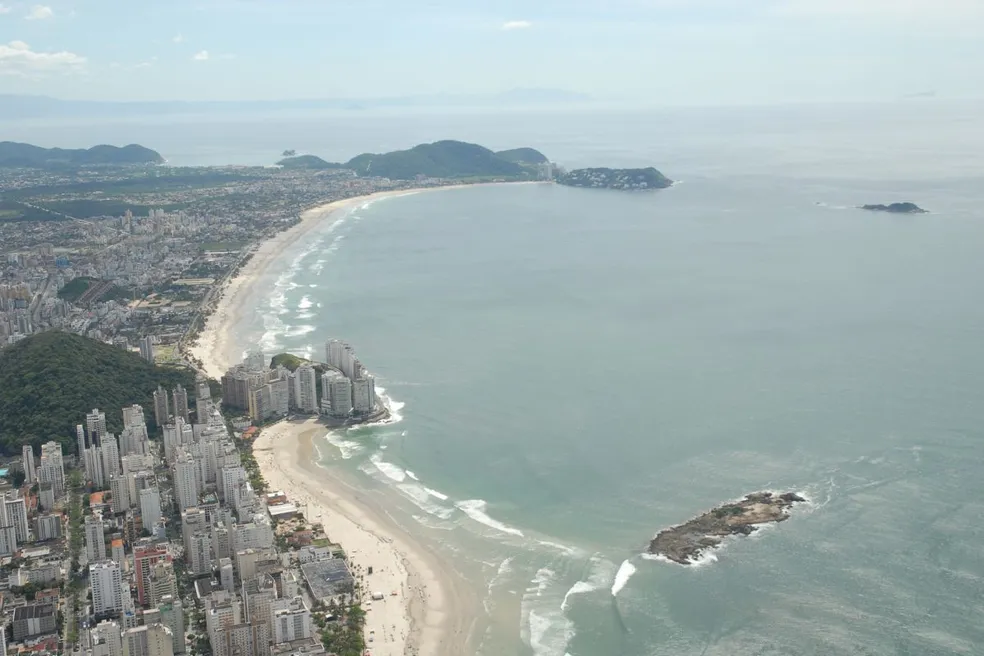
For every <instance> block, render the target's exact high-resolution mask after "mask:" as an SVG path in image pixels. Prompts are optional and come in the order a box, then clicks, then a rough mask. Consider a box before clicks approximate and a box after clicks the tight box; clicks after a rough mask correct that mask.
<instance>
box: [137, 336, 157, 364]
mask: <svg viewBox="0 0 984 656" xmlns="http://www.w3.org/2000/svg"><path fill="white" fill-rule="evenodd" d="M140 357H141V358H143V359H144V360H146V361H147V362H150V363H151V364H153V362H154V338H153V336H151V335H147V336H146V337H141V338H140Z"/></svg>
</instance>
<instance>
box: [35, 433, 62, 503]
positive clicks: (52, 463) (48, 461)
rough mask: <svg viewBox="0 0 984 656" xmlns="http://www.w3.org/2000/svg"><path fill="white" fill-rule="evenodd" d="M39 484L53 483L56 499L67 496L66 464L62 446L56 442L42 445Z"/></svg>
mask: <svg viewBox="0 0 984 656" xmlns="http://www.w3.org/2000/svg"><path fill="white" fill-rule="evenodd" d="M38 482H39V483H51V485H52V488H53V489H54V492H55V498H56V499H61V498H62V497H63V496H65V464H64V462H63V460H62V448H61V444H59V443H58V442H55V441H54V440H52V441H49V442H45V443H44V444H42V445H41V461H40V462H39V464H38Z"/></svg>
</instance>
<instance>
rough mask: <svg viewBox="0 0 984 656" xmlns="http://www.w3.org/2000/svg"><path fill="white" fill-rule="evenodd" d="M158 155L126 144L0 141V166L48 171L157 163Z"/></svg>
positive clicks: (160, 160) (135, 145)
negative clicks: (43, 145) (50, 145)
mask: <svg viewBox="0 0 984 656" xmlns="http://www.w3.org/2000/svg"><path fill="white" fill-rule="evenodd" d="M163 161H164V158H163V157H161V155H160V153H158V152H157V151H154V150H151V149H149V148H144V147H143V146H138V145H137V144H130V145H129V146H123V147H122V148H119V147H117V146H105V145H103V146H93V147H92V148H79V149H74V150H73V149H65V148H41V147H40V146H32V145H31V144H26V143H17V142H14V141H0V167H6V168H12V167H25V168H50V167H56V166H91V165H98V164H112V165H121V164H159V163H161V162H163Z"/></svg>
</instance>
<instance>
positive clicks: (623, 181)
mask: <svg viewBox="0 0 984 656" xmlns="http://www.w3.org/2000/svg"><path fill="white" fill-rule="evenodd" d="M557 183H558V184H562V185H566V186H568V187H590V188H594V189H619V190H625V191H628V190H647V189H665V188H666V187H670V186H672V185H673V181H672V180H670V179H669V178H667V177H666V176H665V175H663V174H662V173H660V172H659V171H658V170H656V169H655V168H653V167H651V166H650V167H649V168H644V169H608V168H592V169H575V170H573V171H568V172H566V173H561V174H560V175H558V176H557Z"/></svg>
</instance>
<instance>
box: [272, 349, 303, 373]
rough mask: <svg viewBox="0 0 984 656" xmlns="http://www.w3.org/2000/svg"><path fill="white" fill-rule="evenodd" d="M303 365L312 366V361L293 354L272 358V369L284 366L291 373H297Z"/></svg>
mask: <svg viewBox="0 0 984 656" xmlns="http://www.w3.org/2000/svg"><path fill="white" fill-rule="evenodd" d="M302 364H311V361H310V360H305V359H304V358H302V357H298V356H296V355H294V354H293V353H278V354H277V355H275V356H273V357H272V358H270V368H271V369H276V368H277V367H280V366H283V367H284V368H286V369H289V370H290V371H296V370H297V368H298V367H300V366H301V365H302Z"/></svg>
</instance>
